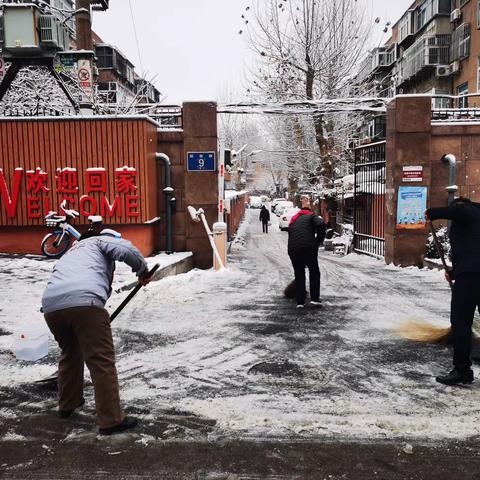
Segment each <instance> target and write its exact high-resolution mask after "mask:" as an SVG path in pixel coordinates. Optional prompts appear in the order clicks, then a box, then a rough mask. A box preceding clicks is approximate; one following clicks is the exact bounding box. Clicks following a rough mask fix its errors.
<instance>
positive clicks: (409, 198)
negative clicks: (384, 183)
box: [397, 187, 427, 230]
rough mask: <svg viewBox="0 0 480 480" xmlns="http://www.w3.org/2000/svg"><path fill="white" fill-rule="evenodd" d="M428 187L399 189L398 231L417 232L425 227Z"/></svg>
mask: <svg viewBox="0 0 480 480" xmlns="http://www.w3.org/2000/svg"><path fill="white" fill-rule="evenodd" d="M426 209H427V187H399V189H398V206H397V229H400V230H416V229H423V228H424V227H425V223H426V221H425V210H426Z"/></svg>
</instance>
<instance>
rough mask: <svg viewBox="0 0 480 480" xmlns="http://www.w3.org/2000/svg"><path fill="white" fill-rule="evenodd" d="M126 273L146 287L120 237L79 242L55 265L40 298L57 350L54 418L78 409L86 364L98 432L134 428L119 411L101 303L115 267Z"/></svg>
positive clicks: (138, 258)
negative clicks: (118, 265)
mask: <svg viewBox="0 0 480 480" xmlns="http://www.w3.org/2000/svg"><path fill="white" fill-rule="evenodd" d="M116 260H118V261H121V262H125V263H126V264H127V265H129V266H130V267H132V270H133V271H134V272H135V273H136V274H137V276H138V278H139V281H140V282H141V283H143V284H147V283H148V282H149V281H150V279H149V278H147V276H148V267H147V264H146V263H145V259H144V258H143V256H142V254H141V253H140V252H139V251H138V250H137V249H136V248H135V247H134V246H133V245H132V244H131V243H130V242H129V241H127V240H123V239H122V238H121V235H120V234H117V233H116V232H114V231H111V230H110V231H108V230H107V231H104V233H103V234H100V235H98V236H93V237H88V238H83V239H81V240H80V241H79V242H78V243H76V244H75V245H73V246H72V248H71V249H70V250H69V251H68V252H67V253H66V254H65V255H64V256H63V257H62V258H61V259H60V260H59V261H58V262H57V264H56V265H55V268H54V270H53V273H52V275H51V277H50V280H49V282H48V285H47V288H46V290H45V292H44V294H43V298H42V308H43V312H44V315H45V320H46V322H47V324H48V327H49V328H50V330H51V332H52V333H53V335H54V336H55V339H56V340H57V342H58V343H59V345H60V348H61V356H60V360H59V368H58V391H59V415H60V417H62V418H67V417H69V416H70V415H71V414H72V413H73V411H74V410H75V409H76V408H78V407H80V406H82V405H83V404H84V402H85V400H84V398H83V368H84V362H85V363H86V365H87V367H88V369H89V371H90V374H91V377H92V382H93V388H94V390H95V407H96V412H97V423H98V426H99V432H100V434H103V435H110V434H112V433H116V432H121V431H124V430H127V429H129V428H133V427H135V426H136V425H137V419H136V418H134V417H125V415H124V413H123V411H122V408H121V406H120V396H119V387H118V378H117V370H116V367H115V351H114V346H113V340H112V332H111V329H110V317H109V315H108V312H107V311H106V310H105V303H106V301H107V299H108V298H109V296H110V294H111V291H112V287H111V285H112V280H113V272H114V270H115V261H116Z"/></svg>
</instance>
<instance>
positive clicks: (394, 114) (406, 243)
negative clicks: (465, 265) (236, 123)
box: [385, 96, 432, 266]
mask: <svg viewBox="0 0 480 480" xmlns="http://www.w3.org/2000/svg"><path fill="white" fill-rule="evenodd" d="M431 131H432V126H431V99H430V98H423V97H408V96H405V97H397V98H396V99H395V100H394V101H393V102H391V103H390V105H389V107H388V111H387V149H386V161H387V162H386V163H387V172H386V173H387V185H386V187H387V190H386V199H385V200H386V210H387V212H386V225H385V227H386V230H385V260H386V262H387V263H393V264H395V265H401V266H411V265H421V263H422V259H423V255H424V254H425V244H426V239H427V231H426V228H425V229H421V230H397V229H396V220H397V199H398V187H399V186H401V185H405V186H409V185H414V186H420V185H421V186H427V187H429V191H428V195H430V183H431V160H432V159H431V142H432V137H431ZM409 165H410V166H414V165H421V166H423V182H422V183H411V184H409V183H402V177H403V170H402V167H404V166H409Z"/></svg>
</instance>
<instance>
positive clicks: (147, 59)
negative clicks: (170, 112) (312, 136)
mask: <svg viewBox="0 0 480 480" xmlns="http://www.w3.org/2000/svg"><path fill="white" fill-rule="evenodd" d="M324 1H329V0H324ZM358 1H359V2H361V3H364V4H365V8H366V9H368V11H369V12H371V15H372V22H373V18H375V17H380V18H381V22H380V23H379V24H378V25H375V32H374V33H375V35H374V38H373V39H372V46H373V45H377V44H379V43H380V42H381V41H382V39H384V36H383V35H382V33H381V31H382V29H383V28H384V26H385V23H386V22H387V21H391V22H392V24H393V23H394V22H396V21H397V20H398V19H399V18H400V16H401V15H402V13H403V12H404V11H405V10H406V9H407V8H408V7H409V6H410V4H411V3H412V0H358ZM130 2H131V5H132V9H133V15H134V18H135V24H136V27H137V33H138V41H139V45H140V55H141V62H140V60H139V55H138V53H137V45H136V42H135V34H134V29H133V25H132V18H131V14H130V7H129V0H114V1H112V2H110V4H111V7H110V9H109V10H108V11H107V12H105V13H101V12H96V13H95V15H94V30H95V31H96V32H97V33H98V34H99V35H100V36H101V37H102V38H103V40H104V41H105V42H106V43H111V44H113V45H115V46H117V47H118V48H119V49H120V50H121V51H122V52H124V54H125V55H127V56H128V58H129V59H130V60H131V61H132V62H133V63H134V64H135V66H136V70H137V72H138V73H140V74H141V73H143V72H142V68H141V64H142V65H143V70H144V72H146V74H147V78H148V79H152V78H153V77H156V80H155V83H156V85H157V87H158V88H159V89H160V91H161V92H162V93H163V94H164V95H165V96H166V100H165V103H166V104H176V103H181V102H182V101H186V100H217V99H218V97H219V96H221V95H222V92H225V91H230V92H235V95H238V97H239V98H238V99H241V96H242V91H243V89H242V86H243V85H244V84H245V80H244V79H245V70H246V68H248V66H249V65H251V64H252V54H251V52H250V51H249V49H248V47H247V46H246V43H245V36H244V35H239V34H238V32H239V30H241V29H244V27H245V26H244V25H243V23H242V22H243V21H242V19H241V15H242V13H244V11H245V8H246V6H247V5H251V3H252V0H130ZM385 39H386V37H385Z"/></svg>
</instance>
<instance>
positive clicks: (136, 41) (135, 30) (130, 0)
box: [128, 0, 145, 77]
mask: <svg viewBox="0 0 480 480" xmlns="http://www.w3.org/2000/svg"><path fill="white" fill-rule="evenodd" d="M128 5H129V6H130V16H131V18H132V25H133V33H134V34H135V43H136V44H137V54H138V61H139V63H140V69H141V72H142V77H143V76H144V74H145V70H144V68H143V62H142V55H141V53H140V42H139V41H138V34H137V27H136V25H135V17H134V15H133V8H132V0H128Z"/></svg>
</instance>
